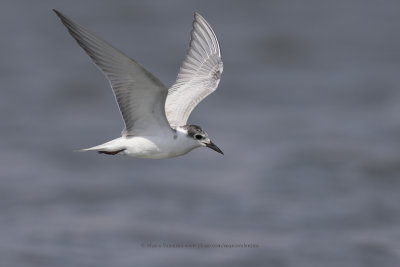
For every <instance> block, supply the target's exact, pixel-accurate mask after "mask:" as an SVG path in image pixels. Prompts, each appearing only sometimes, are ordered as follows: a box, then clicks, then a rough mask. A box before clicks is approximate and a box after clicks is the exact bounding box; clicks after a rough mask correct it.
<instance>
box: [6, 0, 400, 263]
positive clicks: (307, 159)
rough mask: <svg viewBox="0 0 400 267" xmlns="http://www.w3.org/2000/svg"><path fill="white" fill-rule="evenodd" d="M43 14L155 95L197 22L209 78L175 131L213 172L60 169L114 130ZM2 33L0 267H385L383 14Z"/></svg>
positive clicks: (390, 125) (99, 87)
mask: <svg viewBox="0 0 400 267" xmlns="http://www.w3.org/2000/svg"><path fill="white" fill-rule="evenodd" d="M52 8H57V9H59V10H60V11H62V12H64V13H65V14H66V15H67V16H69V17H71V18H72V19H74V20H75V21H77V22H79V23H80V24H82V25H84V26H86V27H87V28H89V29H91V30H92V31H93V32H95V33H97V34H99V35H100V36H102V37H103V38H105V39H106V40H109V41H110V42H111V43H112V44H114V45H115V46H117V47H118V48H119V49H121V50H122V51H124V52H125V53H127V54H128V55H130V56H131V57H132V58H134V59H135V60H137V61H138V62H140V63H141V64H143V65H144V66H145V67H146V68H147V69H148V70H150V71H151V72H153V73H154V74H155V75H156V76H157V77H159V78H160V80H162V81H163V82H164V83H165V84H166V85H171V84H172V83H173V82H174V80H175V77H176V74H177V71H178V69H179V66H180V63H181V61H182V59H183V57H184V54H185V51H186V49H187V46H188V42H189V32H190V30H191V22H192V19H193V11H198V12H199V13H200V14H202V15H203V16H204V17H205V18H206V19H207V20H208V21H209V23H210V24H211V25H212V26H213V28H214V30H215V32H216V34H217V36H218V38H219V41H220V44H221V47H222V54H223V60H224V73H223V75H222V80H221V83H220V86H219V89H218V90H217V91H216V92H215V93H213V94H212V95H211V96H210V97H209V98H207V99H206V100H204V101H203V102H202V103H201V104H200V105H199V106H198V107H197V108H196V109H195V111H194V112H193V114H192V116H191V117H190V122H191V123H193V124H198V125H200V126H202V127H203V128H204V129H205V130H206V131H207V132H208V134H209V135H210V137H211V138H212V139H213V141H214V142H215V143H216V144H217V145H218V146H219V147H221V149H222V150H223V151H224V152H225V156H221V155H219V154H217V153H215V152H214V151H212V150H209V149H197V150H194V151H192V152H191V153H189V154H188V155H186V156H184V157H179V158H175V159H169V160H143V159H135V158H128V157H123V156H105V155H97V154H95V153H74V152H73V150H74V149H79V148H85V147H90V146H93V145H97V144H100V143H102V142H105V141H108V140H110V139H112V138H115V137H117V136H119V134H120V132H121V130H122V128H123V123H122V119H121V117H120V115H119V111H118V108H117V105H116V104H115V101H114V98H113V95H112V92H111V89H110V88H109V87H108V84H107V82H106V80H105V79H104V78H103V76H102V74H101V73H100V72H99V71H98V70H97V69H96V68H95V67H94V66H93V65H92V64H91V63H90V60H89V58H88V57H87V56H86V55H85V54H84V52H83V51H82V50H81V49H80V48H79V47H78V45H77V44H76V43H75V42H74V41H73V39H72V38H71V37H70V36H69V35H68V33H67V32H66V30H65V28H64V26H63V25H62V24H61V23H60V21H59V20H58V18H57V17H56V16H55V14H54V13H53V12H52V11H51V9H52ZM0 31H1V33H2V38H1V42H0V48H1V61H0V87H1V90H0V122H1V124H0V125H1V126H0V127H1V142H0V147H1V150H0V169H1V177H0V266H1V267H20V266H23V267H36V266H52V267H54V266H57V267H58V266H96V267H108V266H112V267H125V266H126V267H128V266H229V267H233V266H295V267H303V266H304V267H309V266H324V267H325V266H328V267H329V266H332V267H333V266H340V267H347V266H348V267H358V266H359V267H365V266H371V267H376V266H399V264H400V226H399V225H400V206H399V203H400V145H399V144H400V120H399V116H400V115H399V114H400V90H399V87H400V75H399V74H400V3H399V2H398V1H394V0H393V1H379V2H378V1H357V0H346V1H345V0H340V1H317V0H306V1H235V2H234V1H177V0H175V1H94V0H91V1H84V2H82V1H27V0H25V1H23V0H20V1H3V3H2V4H1V8H0ZM243 243H247V244H257V245H258V248H165V247H161V248H149V247H146V246H147V244H155V245H157V244H161V245H162V244H178V245H179V244H205V245H207V244H243ZM143 245H144V247H142V246H143Z"/></svg>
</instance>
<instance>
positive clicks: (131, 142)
mask: <svg viewBox="0 0 400 267" xmlns="http://www.w3.org/2000/svg"><path fill="white" fill-rule="evenodd" d="M53 11H54V12H55V13H56V14H57V16H58V17H59V18H60V19H61V22H62V23H63V24H64V25H65V26H66V27H67V29H68V31H69V33H70V34H71V36H72V37H73V38H74V39H75V40H76V42H77V43H78V44H79V45H80V46H81V47H82V48H83V50H84V51H85V52H86V53H87V54H88V55H89V57H90V58H91V60H92V61H93V63H94V64H95V65H96V66H97V67H98V68H99V69H100V71H102V72H103V74H104V75H105V76H106V78H107V79H108V80H109V82H110V85H111V88H112V90H113V92H114V96H115V98H116V101H117V103H118V106H119V110H120V112H121V114H122V118H123V120H124V122H125V129H124V130H123V131H122V134H121V135H122V136H121V137H119V138H116V139H114V140H111V141H109V142H106V143H104V144H101V145H98V146H94V147H91V148H86V149H81V150H78V151H97V152H98V153H101V154H107V155H116V154H120V155H128V156H133V157H139V158H149V159H166V158H172V157H177V156H181V155H184V154H186V153H188V152H190V151H191V150H193V149H194V148H198V147H208V148H211V149H213V150H215V151H217V152H218V153H221V154H224V153H223V152H222V151H221V149H219V148H218V147H217V146H216V145H215V144H214V143H213V142H212V141H211V140H210V139H209V138H208V135H207V133H206V132H205V131H204V130H203V129H202V128H201V127H199V126H197V125H191V124H189V125H187V124H186V123H187V120H188V118H189V115H190V113H191V112H192V110H193V109H194V108H195V107H196V105H197V104H199V103H200V101H202V100H203V99H204V98H205V97H207V96H208V95H209V94H211V93H212V92H213V91H215V89H217V87H218V84H219V81H220V78H221V73H222V70H223V64H222V59H221V51H220V47H219V43H218V40H217V37H216V35H215V33H214V31H213V29H212V28H211V26H210V24H208V22H207V21H206V20H205V19H204V18H203V17H202V16H201V15H200V14H199V13H197V12H195V13H194V20H193V24H192V31H191V34H190V37H191V38H190V43H189V49H188V51H187V53H186V56H185V58H184V60H183V63H182V66H181V67H180V70H179V73H178V76H177V78H176V81H175V83H174V84H173V85H172V87H171V88H169V89H167V88H166V87H165V85H164V84H163V83H162V82H161V81H160V80H159V79H157V77H155V76H154V75H153V74H152V73H150V72H149V71H147V70H146V69H145V68H144V67H143V66H141V65H140V64H139V63H137V62H136V61H134V60H133V59H131V58H129V57H128V56H126V55H125V54H124V53H122V52H121V51H119V50H118V49H116V48H115V47H113V46H112V45H110V44H109V43H108V42H106V41H105V40H103V39H102V38H100V37H98V36H97V35H95V34H93V33H91V32H90V31H88V30H87V29H85V28H84V27H82V26H80V25H78V24H77V23H75V22H73V21H72V20H71V19H69V18H67V17H66V16H64V15H63V14H62V13H60V12H59V11H57V10H54V9H53Z"/></svg>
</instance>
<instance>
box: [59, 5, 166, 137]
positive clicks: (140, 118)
mask: <svg viewBox="0 0 400 267" xmlns="http://www.w3.org/2000/svg"><path fill="white" fill-rule="evenodd" d="M54 12H55V13H56V14H57V15H58V17H60V19H61V22H62V23H63V24H64V25H65V26H66V27H67V29H68V31H69V33H70V34H71V35H72V37H74V39H75V40H76V41H77V42H78V44H79V45H80V46H81V47H82V48H83V50H85V52H86V53H87V54H88V55H89V57H90V58H91V59H92V61H93V62H94V64H95V65H96V66H97V67H98V68H99V69H100V70H101V71H102V72H103V74H104V75H105V76H106V77H107V79H108V80H109V82H110V84H111V87H112V89H113V92H114V95H115V98H116V100H117V103H118V106H119V109H120V111H121V114H122V117H123V119H124V122H125V129H124V131H123V132H122V134H123V135H125V136H126V135H143V134H150V133H154V131H157V129H159V128H161V127H168V128H170V126H169V123H168V120H167V118H166V116H165V99H166V97H167V94H168V90H167V88H166V87H165V86H164V85H163V84H162V82H160V81H159V80H158V79H157V78H156V77H155V76H154V75H153V74H151V73H150V72H149V71H147V70H146V69H145V68H143V67H142V66H141V65H139V64H138V63H137V62H135V61H134V60H132V59H130V58H129V57H128V56H126V55H125V54H123V53H122V52H121V51H119V50H118V49H116V48H114V47H113V46H111V45H110V44H109V43H107V42H106V41H104V40H103V39H102V38H100V37H98V36H96V35H94V34H93V33H91V32H89V31H88V30H86V29H85V28H83V27H82V26H80V25H78V24H76V23H74V22H73V21H71V20H70V19H69V18H67V17H65V16H64V15H63V14H61V13H60V12H58V11H57V10H54Z"/></svg>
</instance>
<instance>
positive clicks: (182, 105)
mask: <svg viewBox="0 0 400 267" xmlns="http://www.w3.org/2000/svg"><path fill="white" fill-rule="evenodd" d="M190 36H191V38H190V44H189V50H188V51H187V54H186V57H185V59H184V60H183V63H182V66H181V68H180V70H179V74H178V77H177V79H176V82H175V83H174V84H173V85H172V87H171V88H170V89H169V92H168V97H167V100H166V103H165V110H166V114H167V118H168V121H169V123H170V125H171V126H173V127H176V126H182V125H185V124H186V122H187V120H188V118H189V115H190V113H191V112H192V110H193V109H194V108H195V107H196V105H197V104H198V103H199V102H200V101H201V100H203V99H204V98H205V97H207V96H208V95H209V94H211V93H212V92H213V91H215V89H217V87H218V84H219V81H220V77H221V73H222V70H223V64H222V59H221V51H220V47H219V44H218V40H217V37H216V35H215V33H214V31H213V30H212V28H211V26H210V25H209V24H208V23H207V21H206V20H205V19H204V18H203V17H202V16H201V15H200V14H198V13H196V12H195V13H194V21H193V28H192V31H191V35H190Z"/></svg>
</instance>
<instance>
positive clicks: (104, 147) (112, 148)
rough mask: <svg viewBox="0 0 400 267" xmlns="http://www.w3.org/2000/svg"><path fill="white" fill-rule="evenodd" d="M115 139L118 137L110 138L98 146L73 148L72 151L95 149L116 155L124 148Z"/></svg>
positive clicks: (101, 152)
mask: <svg viewBox="0 0 400 267" xmlns="http://www.w3.org/2000/svg"><path fill="white" fill-rule="evenodd" d="M116 140H118V139H115V140H111V141H110V142H107V143H104V144H101V145H98V146H94V147H90V148H84V149H78V150H74V152H86V151H97V152H98V153H100V154H107V155H116V154H118V153H121V152H123V151H124V150H125V149H126V148H125V147H122V146H120V145H118V142H117V141H116Z"/></svg>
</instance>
